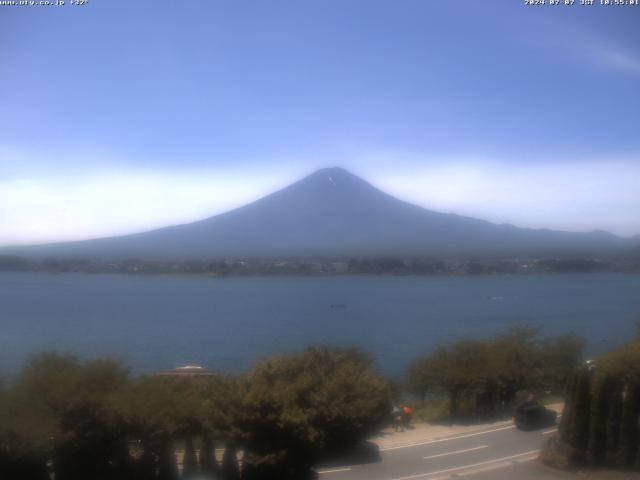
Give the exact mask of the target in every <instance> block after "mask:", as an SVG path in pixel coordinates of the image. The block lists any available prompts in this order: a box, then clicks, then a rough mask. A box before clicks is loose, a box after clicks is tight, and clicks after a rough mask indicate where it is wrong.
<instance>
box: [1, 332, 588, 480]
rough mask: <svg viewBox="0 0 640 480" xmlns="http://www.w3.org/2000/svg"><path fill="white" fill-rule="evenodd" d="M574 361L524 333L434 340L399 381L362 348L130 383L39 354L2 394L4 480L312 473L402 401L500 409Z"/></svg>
mask: <svg viewBox="0 0 640 480" xmlns="http://www.w3.org/2000/svg"><path fill="white" fill-rule="evenodd" d="M581 358H582V340H581V339H579V338H578V337H575V336H572V335H567V336H562V337H553V338H546V337H543V336H542V335H540V332H538V331H536V330H534V329H529V328H518V329H514V330H510V331H508V332H505V333H503V334H501V335H498V336H496V337H495V338H491V339H486V340H463V341H460V342H455V343H452V344H450V345H443V346H441V347H440V348H438V349H436V350H435V351H433V352H432V353H430V354H428V355H425V356H424V357H422V358H419V359H416V360H415V362H413V364H412V365H411V366H410V367H409V369H408V371H407V374H406V375H405V378H403V379H401V380H397V379H395V380H389V379H387V378H384V377H382V376H381V375H380V374H379V373H378V372H377V371H376V370H375V368H374V367H373V363H372V358H371V357H370V356H369V355H368V354H366V353H364V352H362V351H360V350H358V349H345V348H334V347H327V346H318V347H311V348H308V349H307V350H305V351H303V352H301V353H292V354H287V355H278V356H274V357H272V358H268V359H265V360H263V361H261V362H259V363H258V364H256V365H255V367H254V368H253V369H252V370H251V371H249V372H247V373H246V374H244V375H239V376H231V375H226V374H222V373H211V374H208V375H190V376H176V375H150V376H132V375H130V373H129V371H128V369H127V368H126V367H125V366H124V365H123V364H122V363H121V362H120V361H118V360H114V359H105V358H99V359H93V360H80V359H78V358H76V357H74V356H71V355H67V354H59V353H52V352H45V353H41V354H38V355H35V356H33V357H32V358H31V359H30V360H29V361H28V362H27V364H26V365H25V367H24V368H23V369H22V371H21V372H19V373H18V374H17V375H16V376H15V378H12V379H11V380H6V381H5V382H4V385H3V388H2V390H1V393H0V478H7V479H14V478H15V479H20V480H45V479H49V478H51V477H50V476H52V475H55V477H54V478H55V479H56V480H80V479H83V480H85V479H86V478H91V479H95V480H102V479H104V480H111V479H113V480H115V479H118V480H122V479H124V480H127V479H129V480H175V479H177V478H179V477H180V476H181V477H182V478H192V477H193V476H194V475H200V476H205V477H207V476H208V477H209V478H223V479H225V480H238V479H243V480H252V479H255V480H263V479H275V478H278V479H307V478H315V473H314V466H315V465H316V464H317V463H318V462H319V461H321V460H322V459H326V458H329V457H332V456H335V455H338V454H343V453H344V452H347V451H352V450H353V449H357V447H358V445H361V444H362V442H364V441H365V440H366V439H367V438H369V437H370V436H371V435H373V434H375V433H376V432H378V431H379V430H380V429H381V428H383V427H384V426H385V425H387V424H388V422H389V421H390V414H391V409H392V406H393V405H394V404H397V402H399V401H400V399H405V401H406V399H407V398H411V399H412V400H410V401H412V402H413V404H414V406H415V407H416V413H417V414H418V415H420V414H421V412H425V411H428V410H429V408H430V406H433V405H434V404H438V405H442V404H443V402H444V404H445V405H446V408H445V411H443V415H444V416H446V417H449V418H461V417H475V418H483V417H490V416H495V415H508V414H509V412H510V411H512V408H513V407H514V405H515V404H516V402H517V400H518V394H519V392H523V391H527V392H533V393H537V394H547V395H549V394H556V395H561V394H562V392H563V389H564V385H565V384H566V382H567V379H568V378H570V376H571V374H572V372H573V371H574V370H575V369H576V368H577V367H578V366H579V365H580V364H581V362H582V359H581ZM407 395H412V396H411V397H407ZM216 447H219V448H221V447H224V455H223V457H222V459H220V458H217V457H216V455H215V451H216ZM178 449H179V450H181V451H183V452H184V457H183V462H182V466H183V469H182V472H181V474H180V475H179V474H178V469H177V465H176V458H175V451H176V450H178ZM239 451H242V456H241V458H242V461H241V462H239V461H238V452H239Z"/></svg>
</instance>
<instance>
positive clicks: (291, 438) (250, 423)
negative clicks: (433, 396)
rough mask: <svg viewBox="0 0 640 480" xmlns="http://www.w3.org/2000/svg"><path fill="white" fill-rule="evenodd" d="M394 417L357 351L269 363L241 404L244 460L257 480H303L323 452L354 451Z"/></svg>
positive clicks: (322, 351)
mask: <svg viewBox="0 0 640 480" xmlns="http://www.w3.org/2000/svg"><path fill="white" fill-rule="evenodd" d="M389 410H390V402H389V392H388V390H387V386H386V383H385V382H384V381H383V380H382V379H381V378H380V377H378V376H377V375H376V374H375V373H373V372H372V371H371V369H370V367H369V365H368V359H367V357H366V356H365V355H363V354H362V353H361V352H359V351H357V350H345V349H336V348H326V347H319V348H310V349H308V350H306V351H305V352H303V353H301V354H294V355H285V356H280V357H275V358H272V359H268V360H265V361H263V362H261V363H260V364H258V365H257V366H256V367H255V369H254V370H253V371H252V372H251V373H250V374H249V376H248V378H247V382H246V385H245V391H244V396H243V399H242V415H241V419H240V429H241V431H242V432H243V444H244V446H245V451H246V454H247V461H248V462H249V463H250V464H251V468H253V469H254V470H255V471H258V472H260V477H259V478H282V479H286V478H305V476H306V475H307V474H310V473H311V466H312V465H313V463H314V462H315V461H316V460H317V458H318V457H319V456H320V455H321V454H322V453H323V452H326V451H328V450H331V449H337V450H344V449H348V448H352V447H354V446H355V445H356V444H357V443H358V442H359V441H362V440H364V439H365V438H367V437H368V436H369V435H371V434H372V433H374V432H375V431H377V430H378V429H379V428H380V427H381V426H382V425H383V423H384V422H385V421H386V419H387V415H388V412H389Z"/></svg>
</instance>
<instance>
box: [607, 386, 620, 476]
mask: <svg viewBox="0 0 640 480" xmlns="http://www.w3.org/2000/svg"><path fill="white" fill-rule="evenodd" d="M621 414H622V390H621V386H620V385H619V384H618V383H617V382H616V385H614V386H613V387H612V393H611V394H610V395H609V408H608V413H607V435H606V437H607V445H606V447H607V451H606V455H605V463H606V464H607V465H615V463H616V458H617V453H618V437H619V432H620V417H621Z"/></svg>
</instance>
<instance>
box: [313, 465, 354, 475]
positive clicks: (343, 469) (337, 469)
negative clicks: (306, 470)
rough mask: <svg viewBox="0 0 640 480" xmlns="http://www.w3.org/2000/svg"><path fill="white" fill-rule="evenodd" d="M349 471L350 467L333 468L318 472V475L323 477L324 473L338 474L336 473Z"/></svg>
mask: <svg viewBox="0 0 640 480" xmlns="http://www.w3.org/2000/svg"><path fill="white" fill-rule="evenodd" d="M349 470H351V467H344V468H333V469H331V470H318V472H317V473H318V475H324V474H325V473H338V472H348V471H349Z"/></svg>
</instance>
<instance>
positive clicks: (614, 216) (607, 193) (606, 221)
mask: <svg viewBox="0 0 640 480" xmlns="http://www.w3.org/2000/svg"><path fill="white" fill-rule="evenodd" d="M422 163H423V164H424V165H425V166H424V167H422V168H418V169H413V170H412V171H407V172H405V173H398V171H399V170H394V171H393V170H388V171H387V172H386V173H385V174H382V175H380V176H379V178H377V179H376V181H375V182H374V183H375V184H376V185H377V186H379V187H380V188H382V189H383V190H386V191H388V192H389V193H392V194H393V195H396V196H398V197H400V198H402V199H405V200H407V201H410V202H412V203H416V204H419V205H422V206H427V207H429V208H432V209H434V210H439V211H444V212H451V213H458V214H462V215H469V216H473V217H478V218H484V219H487V220H490V221H493V222H496V223H512V224H515V225H518V226H522V227H533V228H552V229H561V230H572V231H591V230H597V229H601V230H607V231H611V232H614V233H617V234H620V235H634V234H639V233H640V190H639V185H640V161H630V160H628V159H624V160H618V161H602V160H593V161H590V162H584V163H549V162H545V163H540V162H539V163H528V164H526V165H514V164H507V163H500V162H495V161H493V162H492V161H486V160H480V161H478V160H469V159H449V160H442V159H441V161H440V162H437V163H436V162H434V161H431V160H426V161H424V162H422Z"/></svg>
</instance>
